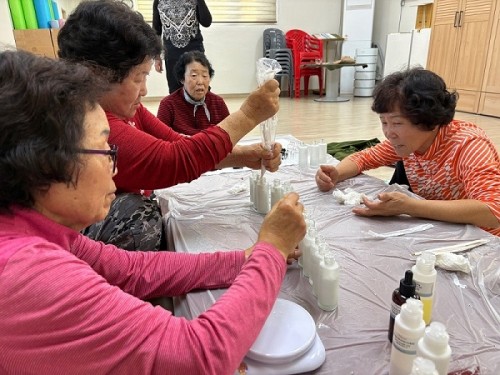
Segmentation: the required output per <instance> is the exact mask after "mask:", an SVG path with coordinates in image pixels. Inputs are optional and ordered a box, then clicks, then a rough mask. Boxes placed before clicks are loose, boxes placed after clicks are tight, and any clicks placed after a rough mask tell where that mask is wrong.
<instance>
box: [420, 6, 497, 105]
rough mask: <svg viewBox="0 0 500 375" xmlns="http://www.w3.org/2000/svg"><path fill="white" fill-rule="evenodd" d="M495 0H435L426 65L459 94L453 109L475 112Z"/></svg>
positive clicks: (482, 79) (484, 67)
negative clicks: (455, 107) (455, 106)
mask: <svg viewBox="0 0 500 375" xmlns="http://www.w3.org/2000/svg"><path fill="white" fill-rule="evenodd" d="M496 3H497V0H436V1H435V2H434V14H433V17H432V18H433V26H432V33H431V40H430V46H429V57H428V60H427V68H428V69H430V70H432V71H434V72H436V73H437V74H439V75H440V76H441V77H443V79H444V80H445V81H446V83H447V85H448V87H449V88H451V89H455V90H457V91H458V93H459V95H460V97H459V101H458V105H457V110H460V111H465V112H474V113H477V112H478V110H479V101H480V98H481V90H482V86H483V81H484V74H485V70H486V65H487V56H488V46H489V43H490V33H491V30H492V25H493V21H494V10H495V8H496Z"/></svg>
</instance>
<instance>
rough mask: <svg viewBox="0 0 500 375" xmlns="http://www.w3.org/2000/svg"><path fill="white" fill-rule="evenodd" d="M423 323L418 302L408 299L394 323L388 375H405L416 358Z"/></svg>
mask: <svg viewBox="0 0 500 375" xmlns="http://www.w3.org/2000/svg"><path fill="white" fill-rule="evenodd" d="M424 330H425V322H424V319H423V305H422V302H421V301H420V300H417V299H413V298H408V300H407V301H406V303H405V304H403V306H401V312H400V313H399V314H398V315H397V316H396V319H395V323H394V337H393V339H392V348H391V361H390V368H389V375H407V374H409V373H410V372H411V369H412V366H413V361H414V359H415V358H416V357H417V343H418V340H419V339H420V338H421V337H422V336H423V335H424Z"/></svg>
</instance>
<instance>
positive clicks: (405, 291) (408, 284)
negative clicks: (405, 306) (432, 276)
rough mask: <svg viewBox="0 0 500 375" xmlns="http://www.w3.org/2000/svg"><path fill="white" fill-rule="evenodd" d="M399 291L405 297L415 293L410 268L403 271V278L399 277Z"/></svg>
mask: <svg viewBox="0 0 500 375" xmlns="http://www.w3.org/2000/svg"><path fill="white" fill-rule="evenodd" d="M399 293H400V294H401V295H402V296H405V297H406V298H410V297H413V296H414V295H415V283H414V282H413V272H411V270H407V271H406V272H405V278H404V279H401V281H400V282H399Z"/></svg>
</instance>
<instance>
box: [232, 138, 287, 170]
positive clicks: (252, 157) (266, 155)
mask: <svg viewBox="0 0 500 375" xmlns="http://www.w3.org/2000/svg"><path fill="white" fill-rule="evenodd" d="M281 148H282V147H281V144H280V143H275V144H274V145H273V146H272V149H271V150H266V149H265V148H264V147H263V146H262V144H260V143H254V144H251V145H248V146H241V149H240V150H241V153H242V154H241V157H242V162H243V165H244V166H245V167H248V168H251V169H260V167H261V165H262V162H264V167H265V168H266V170H268V171H270V172H276V171H277V170H278V168H279V166H280V165H281Z"/></svg>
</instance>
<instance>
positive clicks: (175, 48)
mask: <svg viewBox="0 0 500 375" xmlns="http://www.w3.org/2000/svg"><path fill="white" fill-rule="evenodd" d="M211 24H212V14H210V10H209V9H208V7H207V4H206V3H205V0H154V2H153V28H154V29H155V30H156V33H157V34H158V35H163V47H164V49H165V69H166V71H167V81H168V89H169V93H170V94H171V93H173V92H174V91H175V90H177V89H179V88H180V87H182V83H180V82H179V81H178V79H177V77H176V76H175V72H174V67H175V64H176V63H177V61H178V60H179V57H180V56H181V55H182V54H183V53H184V52H188V51H200V52H205V47H203V36H202V35H201V31H200V25H201V26H203V27H209V26H210V25H211ZM155 69H156V71H157V72H159V73H161V72H162V71H163V66H162V62H161V59H156V61H155Z"/></svg>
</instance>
